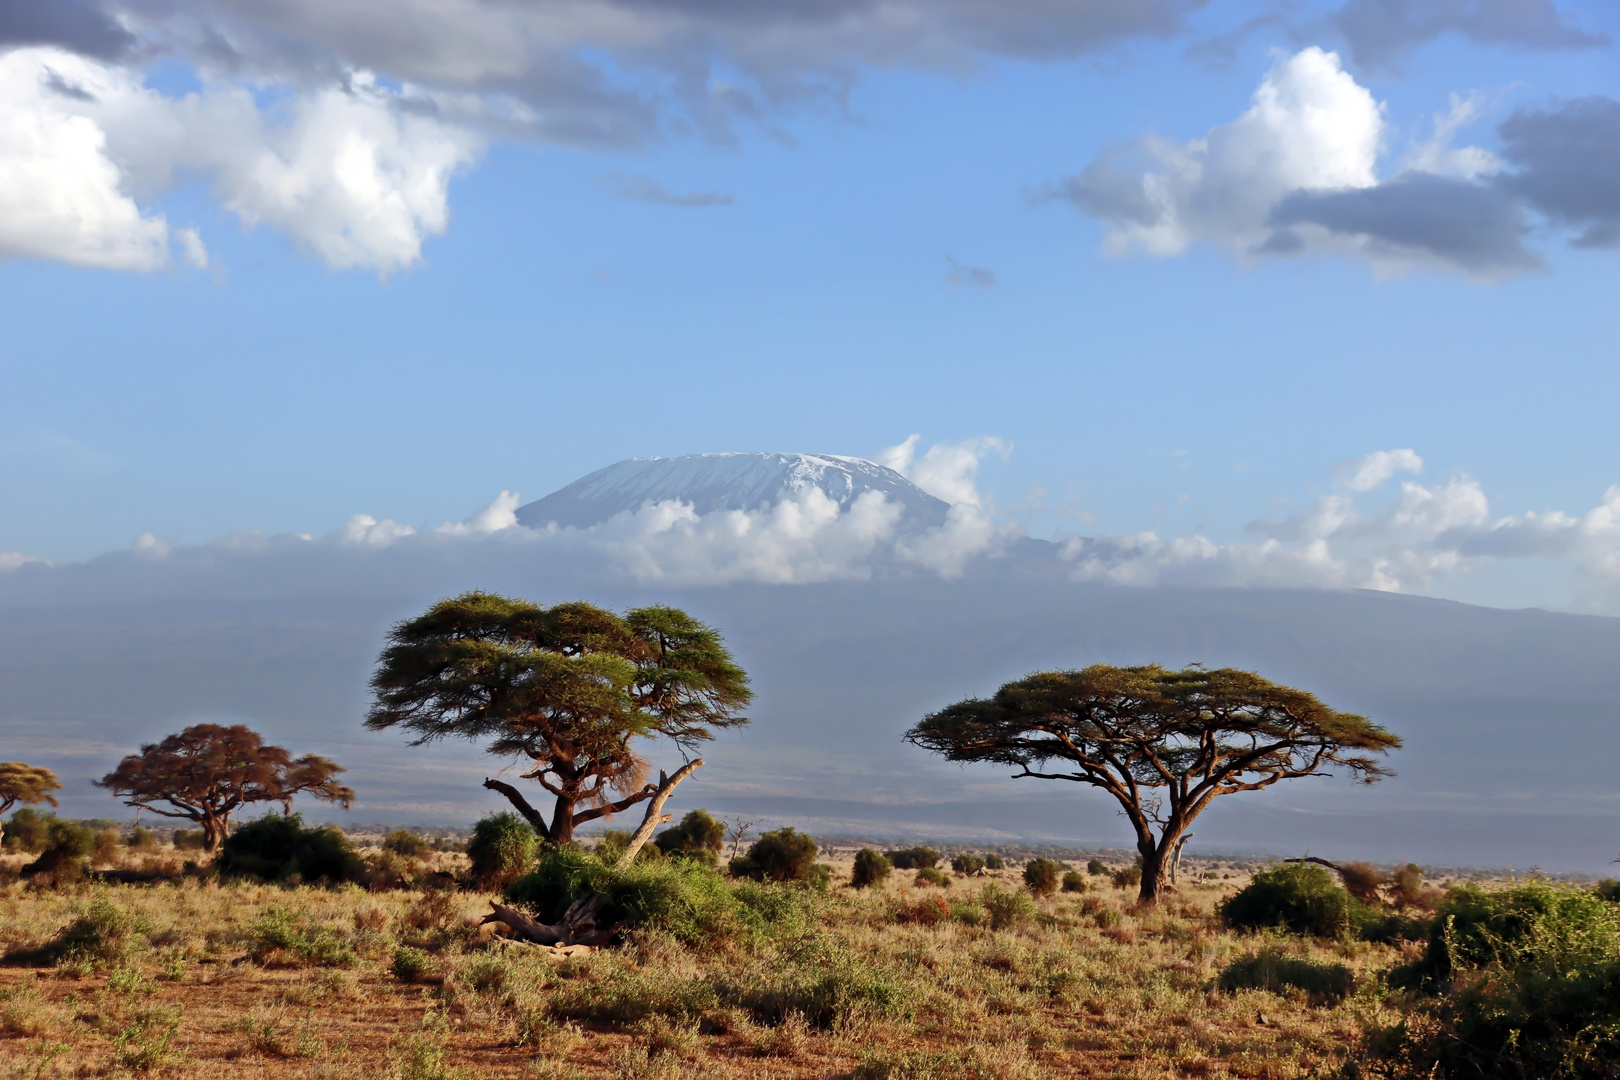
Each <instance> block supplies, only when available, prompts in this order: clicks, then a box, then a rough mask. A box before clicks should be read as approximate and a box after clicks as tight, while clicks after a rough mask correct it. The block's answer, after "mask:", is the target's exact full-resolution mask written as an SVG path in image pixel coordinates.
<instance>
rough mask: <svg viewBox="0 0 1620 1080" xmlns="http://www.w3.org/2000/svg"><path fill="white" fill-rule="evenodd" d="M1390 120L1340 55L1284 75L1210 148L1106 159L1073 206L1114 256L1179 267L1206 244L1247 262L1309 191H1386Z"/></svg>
mask: <svg viewBox="0 0 1620 1080" xmlns="http://www.w3.org/2000/svg"><path fill="white" fill-rule="evenodd" d="M1383 129H1384V118H1383V108H1382V107H1381V106H1380V105H1379V104H1378V102H1377V101H1376V100H1375V99H1374V98H1373V96H1372V94H1371V93H1370V92H1369V91H1367V90H1366V89H1365V88H1364V87H1362V86H1359V85H1357V84H1356V81H1355V79H1353V78H1351V76H1350V75H1349V74H1348V73H1347V72H1345V71H1344V69H1343V68H1342V67H1341V66H1340V63H1339V57H1338V55H1337V54H1335V53H1330V52H1324V51H1323V50H1321V49H1318V48H1314V47H1312V48H1308V49H1304V50H1301V51H1300V52H1299V53H1297V54H1296V55H1294V56H1292V57H1289V58H1287V59H1285V60H1283V61H1281V62H1280V63H1278V64H1277V65H1276V66H1275V67H1274V68H1272V69H1271V71H1270V72H1268V73H1267V75H1266V77H1265V79H1264V80H1263V81H1262V82H1261V84H1260V88H1259V89H1258V90H1256V91H1255V93H1254V99H1253V102H1252V104H1251V105H1250V106H1249V109H1248V111H1247V112H1245V113H1244V114H1243V115H1242V116H1240V117H1238V119H1236V120H1234V121H1233V122H1231V123H1229V124H1223V125H1221V126H1220V127H1217V128H1215V129H1213V130H1212V131H1210V132H1209V134H1208V135H1206V136H1205V137H1204V138H1202V139H1195V140H1193V141H1192V142H1187V143H1176V142H1170V141H1167V140H1165V139H1160V138H1157V137H1153V136H1150V137H1148V138H1146V139H1142V140H1139V141H1138V142H1136V143H1132V144H1128V145H1126V146H1121V147H1115V148H1113V149H1112V150H1109V151H1107V152H1105V153H1104V154H1103V155H1101V156H1100V157H1098V159H1097V160H1096V161H1095V162H1093V163H1092V164H1091V165H1090V166H1089V167H1087V168H1086V170H1085V171H1084V172H1082V173H1081V174H1080V175H1078V176H1076V177H1074V178H1073V179H1072V180H1070V181H1069V182H1068V185H1067V187H1066V194H1067V196H1068V197H1069V198H1071V199H1072V200H1074V201H1075V202H1076V203H1077V204H1079V205H1080V206H1081V208H1083V209H1084V210H1086V212H1088V213H1090V214H1092V215H1093V216H1095V217H1098V218H1101V219H1102V220H1103V221H1104V222H1106V223H1107V225H1108V229H1109V231H1108V237H1107V241H1106V245H1107V249H1108V250H1109V251H1110V252H1111V253H1114V254H1120V255H1122V254H1125V253H1127V252H1129V251H1131V250H1133V249H1136V248H1140V249H1142V250H1144V251H1146V252H1148V253H1150V254H1154V255H1179V254H1180V253H1182V252H1183V251H1185V250H1186V249H1187V246H1188V244H1190V243H1191V242H1192V241H1193V240H1194V239H1206V240H1210V241H1213V242H1215V243H1219V244H1223V245H1225V246H1228V247H1230V248H1233V249H1234V250H1236V251H1239V252H1244V253H1247V252H1249V251H1251V250H1252V249H1254V248H1256V247H1258V246H1259V245H1260V244H1262V243H1264V242H1265V240H1266V239H1267V237H1268V236H1269V235H1270V233H1271V228H1270V224H1269V218H1270V215H1271V211H1272V208H1273V207H1275V206H1276V205H1277V203H1278V202H1280V201H1281V200H1282V199H1283V197H1285V196H1286V195H1288V194H1290V193H1292V192H1295V191H1300V190H1307V191H1309V190H1321V191H1328V190H1340V189H1344V188H1361V187H1371V186H1372V185H1373V184H1375V183H1377V177H1376V174H1375V166H1376V164H1377V160H1378V152H1379V148H1380V145H1381V143H1382V140H1383Z"/></svg>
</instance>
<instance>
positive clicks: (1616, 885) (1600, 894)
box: [1592, 878, 1620, 904]
mask: <svg viewBox="0 0 1620 1080" xmlns="http://www.w3.org/2000/svg"><path fill="white" fill-rule="evenodd" d="M1592 895H1593V896H1596V897H1597V898H1598V899H1599V900H1607V901H1609V902H1610V903H1611V904H1613V903H1620V881H1616V880H1614V879H1613V878H1604V879H1603V880H1602V881H1600V882H1598V883H1597V884H1596V885H1594V886H1592Z"/></svg>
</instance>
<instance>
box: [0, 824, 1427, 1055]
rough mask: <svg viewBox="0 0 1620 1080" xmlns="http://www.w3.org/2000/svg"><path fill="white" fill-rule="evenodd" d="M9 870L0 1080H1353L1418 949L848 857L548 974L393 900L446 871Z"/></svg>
mask: <svg viewBox="0 0 1620 1080" xmlns="http://www.w3.org/2000/svg"><path fill="white" fill-rule="evenodd" d="M19 861H20V860H19V859H17V858H15V857H13V858H11V859H10V860H9V861H8V866H9V870H10V877H11V880H10V881H9V883H6V884H4V885H0V950H4V952H5V954H6V956H7V961H6V963H5V965H4V966H0V1077H29V1078H45V1077H64V1078H65V1077H91V1076H98V1077H99V1076H125V1075H145V1076H184V1077H214V1076H219V1077H227V1076H229V1077H240V1076H254V1077H270V1078H281V1077H287V1078H291V1077H308V1078H310V1080H316V1078H333V1080H336V1078H357V1080H358V1078H373V1077H375V1078H379V1080H380V1078H390V1080H447V1078H451V1077H467V1078H473V1077H479V1078H482V1077H556V1078H580V1080H583V1078H608V1077H611V1078H620V1077H623V1078H629V1077H637V1078H669V1080H676V1078H686V1077H693V1078H695V1077H738V1078H744V1077H747V1078H756V1077H757V1078H783V1080H786V1078H809V1077H850V1078H856V1080H902V1078H921V1077H938V1078H962V1080H989V1078H1000V1080H1021V1078H1035V1077H1047V1076H1054V1075H1074V1076H1097V1077H1131V1078H1138V1077H1140V1078H1147V1077H1182V1076H1208V1077H1226V1076H1231V1077H1268V1078H1271V1077H1275V1078H1281V1077H1293V1076H1327V1075H1361V1073H1359V1072H1358V1070H1359V1069H1360V1068H1361V1066H1359V1065H1357V1064H1356V1059H1357V1058H1358V1056H1359V1055H1361V1053H1362V1050H1363V1048H1364V1047H1365V1046H1366V1044H1367V1038H1368V1033H1369V1032H1373V1033H1374V1034H1376V1033H1379V1032H1384V1033H1386V1035H1385V1036H1384V1037H1386V1038H1387V1037H1388V1036H1387V1033H1388V1032H1391V1031H1399V1030H1400V1025H1401V1024H1402V1023H1403V1022H1405V1021H1406V1020H1407V1018H1408V1015H1409V1012H1410V1009H1411V1001H1412V998H1411V995H1410V993H1409V992H1406V991H1396V990H1392V989H1391V988H1390V987H1389V985H1388V983H1387V979H1386V978H1385V977H1384V973H1387V972H1388V971H1390V970H1392V969H1395V968H1397V967H1398V966H1399V965H1401V964H1403V963H1411V962H1412V961H1414V960H1417V959H1419V958H1420V957H1421V956H1422V955H1423V953H1424V949H1425V945H1424V944H1423V943H1422V942H1421V941H1405V942H1403V941H1401V940H1400V939H1399V937H1398V935H1396V936H1393V937H1390V940H1391V941H1393V942H1394V943H1380V942H1378V941H1368V940H1363V939H1362V938H1361V937H1358V936H1356V935H1354V934H1339V935H1337V936H1329V937H1313V936H1306V935H1300V934H1290V933H1285V932H1283V931H1281V930H1265V931H1260V932H1252V933H1237V932H1234V931H1232V930H1230V929H1227V928H1226V927H1225V925H1224V924H1223V921H1222V919H1221V918H1220V916H1219V914H1218V906H1219V905H1220V903H1221V902H1222V901H1223V900H1224V899H1225V898H1227V897H1229V896H1231V895H1232V894H1233V893H1234V892H1235V891H1237V890H1238V889H1239V888H1240V887H1242V886H1244V885H1245V884H1246V883H1247V881H1248V878H1247V876H1246V875H1241V874H1237V875H1233V876H1230V877H1227V878H1222V877H1219V876H1218V875H1208V874H1206V873H1204V872H1202V871H1201V870H1200V869H1199V867H1198V866H1197V865H1196V864H1195V865H1194V866H1193V867H1192V870H1191V873H1186V874H1184V875H1183V880H1182V883H1181V885H1180V888H1179V889H1178V890H1177V891H1176V892H1174V893H1172V894H1171V895H1169V896H1168V897H1167V898H1166V899H1165V900H1163V901H1162V902H1161V903H1160V904H1158V905H1157V906H1155V907H1152V908H1149V909H1142V908H1139V907H1137V906H1135V904H1134V900H1135V890H1134V889H1122V888H1115V887H1113V886H1112V885H1111V883H1110V881H1109V879H1108V878H1107V877H1106V876H1097V875H1093V876H1088V877H1087V879H1086V883H1085V887H1084V891H1078V892H1059V893H1057V894H1055V895H1052V896H1048V897H1033V896H1031V895H1030V893H1029V892H1028V891H1027V890H1026V889H1024V888H1023V883H1022V880H1021V876H1020V874H1019V873H1018V871H1016V870H1007V871H1003V872H1001V873H999V874H981V875H975V876H961V875H953V876H950V877H948V878H947V880H948V881H949V884H948V885H946V886H944V887H941V886H936V885H918V884H915V883H914V880H913V875H912V874H910V873H904V872H896V873H895V874H894V875H893V876H892V877H891V878H890V879H889V880H888V881H886V882H884V883H883V884H882V885H879V886H876V887H872V888H867V889H861V890H856V889H853V888H851V887H849V886H848V885H846V884H840V883H841V882H847V881H848V880H849V877H850V863H849V860H848V859H847V858H845V859H843V860H838V861H836V862H835V863H834V865H833V867H832V872H831V875H830V876H831V880H832V882H833V884H832V885H830V886H829V887H827V888H825V889H817V888H814V887H806V886H803V885H799V884H793V883H754V882H743V883H729V882H728V883H725V884H724V885H723V889H724V890H726V895H725V896H724V897H723V898H722V899H723V903H720V901H713V902H712V903H711V901H703V903H704V904H709V905H710V906H709V907H707V908H705V907H703V906H702V904H700V905H699V907H698V908H695V909H693V910H694V911H695V914H692V913H688V914H689V915H690V917H685V916H682V917H672V918H668V919H662V920H660V919H657V918H653V919H647V920H643V923H642V925H640V926H639V927H638V928H633V929H627V930H626V931H624V932H623V934H622V935H621V941H620V943H619V944H618V945H616V946H614V947H611V948H606V949H601V950H598V951H596V952H595V953H593V954H591V955H588V956H582V957H576V958H571V959H562V960H558V959H553V958H551V956H550V954H549V953H548V952H547V950H545V949H543V948H539V947H536V946H532V945H528V944H524V943H520V942H515V941H510V940H506V939H504V938H502V937H500V936H498V933H497V928H495V927H492V926H488V925H480V924H479V919H480V917H481V916H482V915H483V914H484V913H486V912H488V911H489V903H490V900H491V899H493V898H495V897H496V895H497V894H494V893H482V892H478V891H472V890H467V889H455V888H437V889H421V888H417V887H410V886H400V884H399V882H400V881H409V880H416V881H422V880H439V881H442V880H443V875H454V874H460V873H462V872H463V871H464V869H465V864H466V860H465V857H464V856H461V855H458V854H453V853H432V854H428V855H426V856H424V857H422V858H418V859H413V860H409V863H410V865H409V866H408V867H406V868H404V869H405V870H406V871H408V872H401V873H398V874H395V875H393V878H392V879H388V878H374V879H373V881H372V883H371V887H370V888H367V887H362V886H359V885H354V884H350V885H343V886H339V887H335V888H333V887H320V886H309V885H288V884H281V885H270V884H255V883H247V882H240V881H222V880H219V879H218V878H217V877H216V878H211V877H209V876H208V875H207V874H206V873H201V874H198V873H193V874H191V875H183V876H181V877H179V878H177V879H175V880H172V881H164V882H160V883H155V884H149V885H115V884H105V883H94V882H83V883H78V884H70V885H65V886H60V887H53V888H42V887H39V886H38V884H37V883H31V882H28V881H23V880H18V879H17V878H16V877H15V873H16V868H17V865H18V864H19ZM126 861H128V862H130V863H131V864H132V865H145V866H154V867H160V868H161V867H168V868H172V869H179V864H180V862H181V853H176V852H173V851H171V850H169V849H167V848H160V849H158V850H156V851H153V852H149V853H146V854H144V855H141V856H138V857H136V856H130V857H129V858H128V859H127V860H126ZM671 861H673V860H671ZM395 862H396V863H398V860H395ZM395 869H396V870H398V869H400V868H399V867H398V866H397V865H396V867H395ZM660 872H662V871H660ZM435 873H438V874H439V875H441V877H440V878H438V879H434V878H433V875H434V874H435ZM682 873H684V871H682ZM706 873H711V876H712V872H707V871H706ZM1201 877H1208V878H1209V879H1208V880H1198V879H1199V878H1201ZM395 879H397V880H395ZM1189 879H1190V880H1189ZM671 880H672V879H671ZM717 903H718V904H719V906H714V905H715V904H717ZM1386 936H1387V935H1386ZM1267 986H1269V987H1272V988H1271V989H1266V988H1265V987H1267Z"/></svg>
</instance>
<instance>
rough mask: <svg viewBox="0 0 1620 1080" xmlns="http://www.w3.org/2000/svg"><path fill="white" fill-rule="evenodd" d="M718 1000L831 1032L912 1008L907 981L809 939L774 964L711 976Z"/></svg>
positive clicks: (758, 1015)
mask: <svg viewBox="0 0 1620 1080" xmlns="http://www.w3.org/2000/svg"><path fill="white" fill-rule="evenodd" d="M711 985H712V986H713V987H714V990H715V991H716V993H717V996H718V998H719V1000H722V1001H727V1002H736V1003H737V1004H738V1005H740V1006H741V1007H742V1008H744V1009H747V1010H748V1011H749V1012H750V1013H752V1014H753V1015H754V1017H755V1019H757V1020H760V1021H763V1022H764V1023H767V1024H780V1023H782V1022H783V1021H785V1020H786V1019H787V1018H788V1017H789V1016H790V1015H792V1014H797V1015H799V1016H801V1017H803V1018H804V1019H805V1020H806V1021H807V1022H809V1023H810V1024H811V1025H812V1026H814V1027H818V1028H831V1027H834V1026H836V1025H838V1024H840V1023H842V1022H845V1021H848V1020H850V1019H853V1018H857V1017H860V1018H869V1019H885V1018H891V1017H894V1016H897V1015H900V1014H901V1013H903V1012H905V1010H906V1008H907V1007H908V1005H909V1004H910V995H909V994H908V992H907V989H906V981H905V979H904V978H902V977H900V976H899V975H898V974H897V973H895V972H892V971H890V970H888V969H886V968H884V967H881V966H879V965H876V964H874V963H872V962H871V961H869V960H866V959H865V958H864V957H861V956H859V955H857V954H855V953H854V952H852V951H850V950H849V949H848V948H846V947H844V946H842V945H838V944H834V943H832V942H829V941H827V940H825V939H811V940H809V941H806V942H804V943H802V944H801V945H800V946H799V947H798V948H796V949H794V950H792V951H791V952H788V953H787V954H786V955H784V956H782V957H780V958H779V960H778V962H777V963H775V964H772V965H768V966H765V965H762V966H760V967H756V968H752V969H750V970H748V971H747V972H746V973H744V974H742V975H741V976H737V977H732V976H728V975H726V974H723V973H722V974H719V975H717V976H713V977H711Z"/></svg>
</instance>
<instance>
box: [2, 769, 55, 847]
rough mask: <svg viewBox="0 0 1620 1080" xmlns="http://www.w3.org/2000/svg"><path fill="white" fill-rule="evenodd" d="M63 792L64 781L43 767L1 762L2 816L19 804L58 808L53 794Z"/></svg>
mask: <svg viewBox="0 0 1620 1080" xmlns="http://www.w3.org/2000/svg"><path fill="white" fill-rule="evenodd" d="M61 790H62V781H60V780H58V779H57V777H56V774H55V773H54V772H52V771H51V770H49V769H47V768H45V767H43V766H40V765H25V764H23V763H22V762H20V761H0V814H4V813H5V812H6V811H8V810H10V809H11V808H12V807H13V806H16V805H17V804H18V803H28V804H32V805H38V804H39V803H50V804H51V805H52V806H57V805H59V804H58V803H57V801H56V796H55V795H53V794H51V792H53V791H61ZM0 835H4V828H3V827H0Z"/></svg>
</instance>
